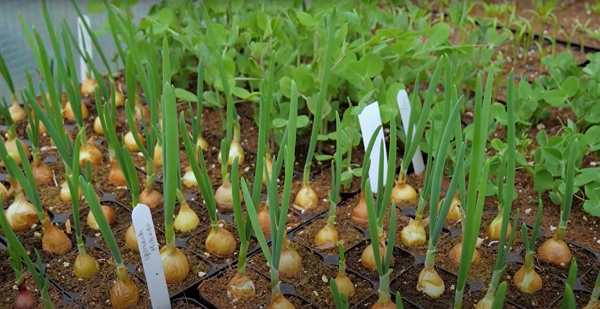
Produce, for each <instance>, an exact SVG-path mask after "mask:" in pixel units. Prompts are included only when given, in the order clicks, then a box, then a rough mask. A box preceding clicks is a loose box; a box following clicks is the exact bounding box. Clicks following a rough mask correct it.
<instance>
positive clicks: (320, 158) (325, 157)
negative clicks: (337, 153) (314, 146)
mask: <svg viewBox="0 0 600 309" xmlns="http://www.w3.org/2000/svg"><path fill="white" fill-rule="evenodd" d="M333 158H334V156H332V155H323V154H322V155H316V156H315V159H317V161H329V160H332V159H333Z"/></svg>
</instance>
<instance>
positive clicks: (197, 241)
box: [186, 224, 258, 264]
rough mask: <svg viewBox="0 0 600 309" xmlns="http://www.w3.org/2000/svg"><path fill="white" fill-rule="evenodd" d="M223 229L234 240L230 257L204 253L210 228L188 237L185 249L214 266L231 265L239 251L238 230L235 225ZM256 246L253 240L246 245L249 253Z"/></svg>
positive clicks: (227, 225)
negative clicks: (200, 256) (197, 254)
mask: <svg viewBox="0 0 600 309" xmlns="http://www.w3.org/2000/svg"><path fill="white" fill-rule="evenodd" d="M223 227H224V228H225V229H227V230H228V231H229V232H230V233H231V234H232V235H233V237H234V238H235V251H234V252H233V253H232V254H231V255H230V256H226V257H220V256H216V255H213V254H211V253H209V252H207V251H206V238H207V237H208V234H209V232H210V228H208V229H206V228H205V229H201V230H199V232H198V233H196V234H194V235H192V236H190V237H189V238H188V239H187V242H186V247H187V248H190V249H191V250H194V251H196V252H198V253H199V254H200V255H202V256H203V257H204V258H206V259H207V260H209V261H211V262H213V263H215V264H230V263H232V262H233V261H234V260H236V259H237V258H238V254H239V250H240V238H239V234H238V230H237V227H236V225H235V224H226V225H224V226H223ZM256 246H258V242H257V241H256V240H254V238H250V242H249V244H248V250H249V251H250V250H252V249H254V248H255V247H256Z"/></svg>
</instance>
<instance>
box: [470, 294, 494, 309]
mask: <svg viewBox="0 0 600 309" xmlns="http://www.w3.org/2000/svg"><path fill="white" fill-rule="evenodd" d="M489 294H491V293H486V294H485V296H484V297H483V298H482V299H481V300H480V301H479V302H477V305H476V306H475V309H492V306H493V305H494V300H495V298H496V297H495V295H494V294H491V295H489Z"/></svg>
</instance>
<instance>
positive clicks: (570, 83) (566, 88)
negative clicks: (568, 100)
mask: <svg viewBox="0 0 600 309" xmlns="http://www.w3.org/2000/svg"><path fill="white" fill-rule="evenodd" d="M561 88H562V91H563V93H564V94H565V96H566V97H572V96H574V95H575V94H576V93H577V91H579V78H578V77H575V76H569V77H567V79H565V80H564V81H563V83H562V85H561Z"/></svg>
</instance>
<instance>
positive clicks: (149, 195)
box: [140, 188, 164, 209]
mask: <svg viewBox="0 0 600 309" xmlns="http://www.w3.org/2000/svg"><path fill="white" fill-rule="evenodd" d="M163 201H164V197H163V195H162V194H161V193H160V192H158V191H156V190H154V189H148V188H145V189H144V190H142V193H140V203H142V204H144V205H146V206H148V208H150V209H155V208H156V207H158V205H160V204H162V203H163Z"/></svg>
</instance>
